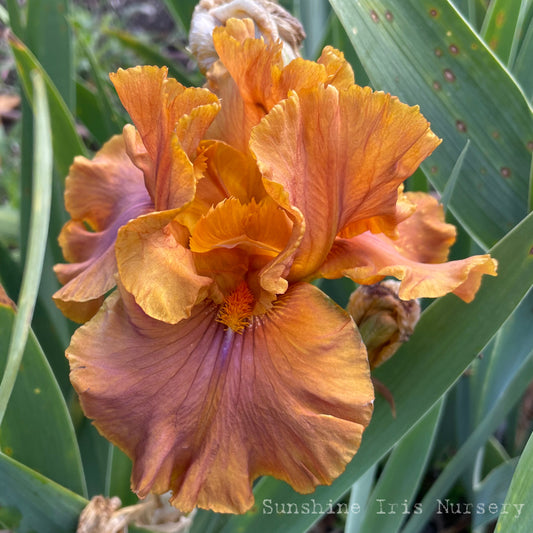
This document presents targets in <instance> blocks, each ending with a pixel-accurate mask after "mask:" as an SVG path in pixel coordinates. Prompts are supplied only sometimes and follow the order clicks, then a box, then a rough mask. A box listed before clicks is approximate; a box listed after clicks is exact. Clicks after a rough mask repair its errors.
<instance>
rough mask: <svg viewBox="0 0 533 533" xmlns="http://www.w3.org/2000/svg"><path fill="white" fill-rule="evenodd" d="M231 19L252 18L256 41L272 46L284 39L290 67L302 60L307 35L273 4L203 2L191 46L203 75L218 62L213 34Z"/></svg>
mask: <svg viewBox="0 0 533 533" xmlns="http://www.w3.org/2000/svg"><path fill="white" fill-rule="evenodd" d="M230 18H250V19H252V20H253V21H254V24H255V27H256V37H259V36H262V37H263V38H264V39H265V40H266V41H267V42H268V43H273V42H276V41H278V40H279V39H281V41H282V42H283V52H282V53H283V60H284V62H285V63H288V62H290V61H292V60H293V59H295V58H296V57H298V56H299V55H300V54H299V48H300V44H301V42H302V41H303V40H304V38H305V32H304V29H303V27H302V25H301V24H300V21H298V20H297V19H296V18H294V17H293V16H292V15H291V14H290V13H289V12H287V11H285V9H283V8H282V7H281V6H280V5H278V4H277V3H276V2H273V1H272V0H200V2H199V3H198V5H197V6H196V8H195V9H194V13H193V17H192V21H191V31H190V33H189V46H190V49H191V52H192V53H193V54H194V56H195V57H196V59H197V61H198V65H199V67H200V70H201V71H202V72H204V73H205V72H207V70H208V69H209V68H210V67H211V65H212V64H213V63H214V62H215V61H216V60H217V59H218V55H217V53H216V51H215V47H214V45H213V38H212V35H213V30H214V29H215V27H216V26H222V25H224V24H225V23H226V21H227V20H228V19H230Z"/></svg>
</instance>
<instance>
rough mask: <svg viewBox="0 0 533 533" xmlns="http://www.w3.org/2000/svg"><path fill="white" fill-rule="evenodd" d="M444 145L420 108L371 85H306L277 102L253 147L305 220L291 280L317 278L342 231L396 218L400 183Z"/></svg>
mask: <svg viewBox="0 0 533 533" xmlns="http://www.w3.org/2000/svg"><path fill="white" fill-rule="evenodd" d="M439 142H440V141H439V140H438V139H437V137H435V135H434V134H433V133H432V132H431V130H430V129H429V124H428V122H427V121H426V120H425V119H424V117H423V116H422V115H421V114H420V113H419V111H418V108H416V107H409V106H407V105H405V104H402V103H401V102H400V101H399V100H398V99H397V98H395V97H392V96H390V95H389V94H384V93H379V92H372V91H371V90H370V89H369V88H368V87H366V88H361V87H359V86H356V85H354V86H352V87H350V88H349V89H345V90H343V89H341V90H338V89H336V88H335V87H334V86H328V87H323V86H322V87H317V88H314V89H309V90H302V91H300V92H299V93H298V94H295V93H293V94H292V95H291V96H290V98H288V99H287V100H284V101H283V102H281V103H279V104H278V105H277V106H275V107H274V108H273V109H272V110H271V111H270V113H269V114H268V115H267V116H266V117H265V118H264V119H263V120H262V121H261V123H260V124H259V125H258V126H256V127H255V128H254V130H253V131H252V135H251V141H250V148H251V149H252V152H253V153H254V154H255V155H256V157H257V160H258V165H259V168H260V170H261V171H262V173H263V176H264V178H265V187H266V189H267V191H268V192H269V193H270V194H271V195H272V196H273V197H274V198H275V199H277V201H278V202H279V203H280V205H282V206H284V207H285V208H287V209H289V210H290V209H291V208H292V207H297V208H298V209H299V210H300V211H301V212H302V213H303V216H304V218H305V221H306V233H305V235H304V238H303V241H302V244H301V245H300V248H299V251H298V253H297V255H296V258H295V262H294V265H293V268H292V270H291V277H290V279H289V281H293V280H298V279H302V278H306V277H309V276H311V275H313V274H314V273H315V271H316V270H317V269H318V268H319V266H320V265H321V264H322V263H323V261H324V259H325V258H326V256H327V254H328V252H329V250H330V248H331V246H332V245H333V242H334V240H335V237H336V236H337V235H339V234H342V236H351V235H354V234H357V233H361V232H362V231H364V230H365V229H369V227H370V223H369V222H368V220H369V219H371V220H372V225H376V218H377V217H384V218H385V219H390V217H392V216H394V215H395V214H396V205H397V199H398V187H399V185H400V184H401V183H402V182H403V181H404V180H405V179H406V178H407V177H408V176H410V175H411V174H412V173H413V172H414V171H415V169H416V168H417V167H418V165H419V164H420V163H421V162H422V161H423V160H424V159H425V158H426V157H427V156H428V155H429V154H430V153H431V152H432V151H433V150H434V149H435V147H436V146H437V145H438V144H439ZM280 186H281V188H280ZM285 191H287V193H285ZM317 213H320V216H317ZM324 221H326V222H324ZM387 225H390V223H389V222H387V223H386V224H384V226H387Z"/></svg>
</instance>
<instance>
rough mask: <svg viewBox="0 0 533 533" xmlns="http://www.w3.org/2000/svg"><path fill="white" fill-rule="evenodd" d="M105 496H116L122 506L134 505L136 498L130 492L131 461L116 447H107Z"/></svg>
mask: <svg viewBox="0 0 533 533" xmlns="http://www.w3.org/2000/svg"><path fill="white" fill-rule="evenodd" d="M109 446H110V449H109V456H108V466H107V483H106V494H107V495H108V496H109V497H111V496H118V497H119V498H120V501H121V502H122V505H124V506H125V505H134V504H135V503H137V501H138V499H137V496H136V495H135V494H134V493H133V492H132V490H131V488H130V487H131V483H130V477H131V466H132V465H131V460H130V458H129V457H128V456H127V455H126V454H125V453H124V452H122V451H121V450H119V449H118V448H117V447H116V446H112V445H111V444H110V445H109Z"/></svg>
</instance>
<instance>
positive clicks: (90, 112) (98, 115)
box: [76, 80, 121, 145]
mask: <svg viewBox="0 0 533 533" xmlns="http://www.w3.org/2000/svg"><path fill="white" fill-rule="evenodd" d="M76 116H77V118H78V120H80V121H81V122H82V123H83V125H84V126H85V127H86V128H87V129H88V130H89V133H90V134H91V135H92V136H93V137H94V138H95V139H96V141H97V142H98V143H99V144H100V145H102V144H104V143H105V142H106V141H107V140H108V139H109V138H110V137H111V136H112V135H113V134H114V133H120V131H121V130H120V128H118V127H117V128H114V127H113V126H112V121H111V120H110V119H109V115H105V113H104V112H103V110H102V102H101V96H100V95H99V94H98V93H96V92H94V91H93V90H92V89H90V88H89V87H88V85H87V84H86V83H85V82H83V81H82V80H78V82H77V83H76ZM104 116H107V117H108V118H107V119H106V120H104V119H103V117H104Z"/></svg>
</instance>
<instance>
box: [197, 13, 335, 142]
mask: <svg viewBox="0 0 533 533" xmlns="http://www.w3.org/2000/svg"><path fill="white" fill-rule="evenodd" d="M254 36H255V30H254V24H253V22H252V21H251V20H250V19H245V20H238V19H230V20H228V21H227V22H226V26H224V27H220V28H216V29H215V31H214V32H213V42H214V45H215V48H216V51H217V53H218V55H219V57H220V60H219V61H218V62H217V63H215V65H214V66H213V68H212V69H211V70H210V71H209V72H208V75H207V77H208V87H209V88H210V89H211V90H212V91H213V92H214V93H216V94H217V95H218V96H219V97H220V98H221V100H222V101H223V102H224V104H223V106H222V109H221V112H220V113H219V115H218V116H217V117H216V119H215V121H214V122H213V125H212V127H211V128H210V130H209V135H210V136H211V137H212V138H215V139H220V140H223V141H225V142H227V143H229V144H231V145H232V146H234V147H235V148H237V149H239V150H241V151H243V152H246V151H247V150H248V140H249V137H250V131H251V129H252V128H253V127H254V126H255V125H256V124H257V123H258V122H259V121H260V120H261V118H262V117H263V116H264V115H265V114H267V113H268V112H269V111H270V110H271V109H272V107H273V106H274V105H276V104H277V103H278V102H279V101H280V100H283V99H285V98H287V95H288V93H289V91H291V90H294V91H299V90H301V89H304V88H310V87H316V86H317V85H318V84H320V83H328V79H330V78H331V81H333V78H334V76H333V72H328V68H330V67H328V66H327V64H328V63H330V61H329V60H328V59H324V62H323V63H324V64H319V63H316V62H314V61H306V60H304V59H301V58H297V59H295V60H293V61H291V62H290V63H289V64H288V65H286V66H284V65H283V59H282V54H281V43H277V44H266V43H265V42H264V41H263V40H261V39H254ZM345 63H346V62H345ZM338 68H340V65H338V66H337V69H338ZM331 70H332V71H333V70H336V69H335V67H333V66H332V65H331Z"/></svg>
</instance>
